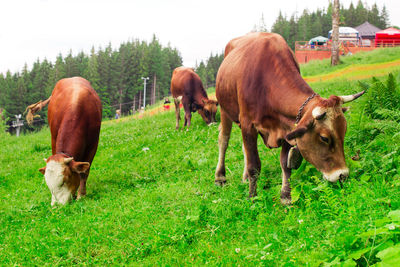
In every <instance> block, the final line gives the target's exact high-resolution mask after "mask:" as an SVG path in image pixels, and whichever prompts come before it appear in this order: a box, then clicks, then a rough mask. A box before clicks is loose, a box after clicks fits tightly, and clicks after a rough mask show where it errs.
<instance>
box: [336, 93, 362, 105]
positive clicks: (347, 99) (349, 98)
mask: <svg viewBox="0 0 400 267" xmlns="http://www.w3.org/2000/svg"><path fill="white" fill-rule="evenodd" d="M364 93H365V91H361V92H359V93H357V94H354V95H344V96H339V97H340V98H341V99H342V102H343V103H347V102H350V101H353V100H354V99H357V98H359V97H360V96H362V95H363V94H364Z"/></svg>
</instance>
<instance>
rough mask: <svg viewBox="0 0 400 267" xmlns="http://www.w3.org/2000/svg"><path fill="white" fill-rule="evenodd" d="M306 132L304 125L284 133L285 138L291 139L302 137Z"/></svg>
mask: <svg viewBox="0 0 400 267" xmlns="http://www.w3.org/2000/svg"><path fill="white" fill-rule="evenodd" d="M306 132H307V128H306V127H303V126H301V127H298V128H296V129H295V130H293V131H291V132H290V133H288V134H287V135H286V139H287V140H289V141H290V140H293V139H295V138H299V137H302V136H303V135H304V134H305V133H306Z"/></svg>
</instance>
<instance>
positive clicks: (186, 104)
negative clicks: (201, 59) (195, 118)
mask: <svg viewBox="0 0 400 267" xmlns="http://www.w3.org/2000/svg"><path fill="white" fill-rule="evenodd" d="M171 93H172V96H173V97H174V102H175V115H176V129H179V120H180V119H181V117H180V110H179V104H180V101H181V100H182V104H183V109H184V110H185V125H184V126H186V125H187V127H188V128H189V127H190V120H191V117H192V112H196V111H198V112H199V114H200V115H201V117H202V118H203V120H204V121H205V123H207V124H208V125H209V124H211V123H213V122H215V114H216V113H217V106H218V102H217V101H215V100H211V99H208V96H207V93H206V91H205V90H204V87H203V83H202V82H201V79H200V77H199V75H197V73H196V72H194V70H193V69H191V68H185V67H178V68H176V69H175V70H174V72H173V73H172V78H171Z"/></svg>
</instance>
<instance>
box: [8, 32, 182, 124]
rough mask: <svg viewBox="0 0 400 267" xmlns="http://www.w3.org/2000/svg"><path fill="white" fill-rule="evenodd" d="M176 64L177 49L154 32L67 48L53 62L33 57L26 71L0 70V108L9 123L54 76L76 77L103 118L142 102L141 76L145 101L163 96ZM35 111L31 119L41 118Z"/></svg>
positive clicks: (45, 92)
mask: <svg viewBox="0 0 400 267" xmlns="http://www.w3.org/2000/svg"><path fill="white" fill-rule="evenodd" d="M181 65H182V58H181V55H180V53H179V51H178V50H177V49H175V48H172V47H170V46H169V45H168V46H167V47H164V46H162V45H161V43H160V41H159V40H158V39H157V38H156V36H153V39H152V40H151V42H146V41H140V40H133V41H129V42H126V43H123V44H121V45H120V47H119V48H118V49H117V50H113V49H112V47H111V44H110V45H108V46H107V47H105V48H99V49H98V50H95V48H92V49H91V52H90V54H89V55H88V54H85V53H84V52H80V53H78V54H77V55H73V53H72V51H70V52H69V53H68V55H66V56H63V55H61V54H60V55H58V57H57V58H56V61H55V62H54V63H53V62H51V61H49V60H47V59H44V60H43V61H40V60H37V61H36V62H35V63H34V64H33V67H32V69H31V70H29V69H28V67H27V65H25V66H24V68H23V70H22V71H21V72H20V73H19V72H17V73H11V72H9V71H8V72H7V73H5V74H3V73H0V109H3V110H4V111H3V117H5V119H6V120H7V121H8V123H10V121H11V120H12V119H14V115H16V114H22V113H23V112H24V110H25V108H26V107H27V106H28V105H29V104H32V103H35V102H37V101H39V100H45V99H47V98H48V97H49V96H50V95H51V92H52V90H53V88H54V86H55V84H56V83H57V81H58V80H60V79H62V78H66V77H74V76H81V77H84V78H85V79H87V80H89V81H90V82H91V84H92V87H93V88H94V89H95V90H96V91H97V93H98V94H99V96H100V98H101V101H102V104H103V117H112V116H113V115H114V114H115V110H116V109H119V108H120V107H121V108H122V112H123V113H125V114H126V113H128V112H130V111H131V110H132V109H133V105H135V109H138V108H139V105H140V106H143V102H142V99H143V95H142V93H143V79H142V77H149V80H148V81H147V90H146V104H153V103H154V101H156V100H158V99H161V98H162V97H163V96H165V95H168V93H169V87H170V78H171V74H172V71H173V70H174V68H176V67H178V66H181ZM154 85H155V86H154ZM134 101H135V102H134ZM120 104H121V105H120ZM39 114H40V115H41V119H39V120H37V121H40V122H43V121H45V120H46V114H47V112H45V111H42V112H40V113H39Z"/></svg>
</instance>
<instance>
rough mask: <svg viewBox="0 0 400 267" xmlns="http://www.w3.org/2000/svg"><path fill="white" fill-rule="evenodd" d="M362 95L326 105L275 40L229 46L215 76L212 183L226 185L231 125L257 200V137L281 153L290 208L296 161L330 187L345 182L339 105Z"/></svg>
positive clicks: (255, 36)
mask: <svg viewBox="0 0 400 267" xmlns="http://www.w3.org/2000/svg"><path fill="white" fill-rule="evenodd" d="M363 93H364V92H360V93H357V94H354V95H350V96H330V97H329V98H328V99H325V98H322V97H321V96H319V95H318V94H316V93H315V92H314V91H313V90H312V89H311V88H310V86H309V85H308V84H307V83H306V82H305V81H304V80H303V78H302V77H301V75H300V69H299V65H298V64H297V62H296V59H295V57H294V54H293V52H292V51H291V49H290V48H289V47H288V45H287V43H286V42H285V40H284V39H283V38H282V37H281V36H280V35H278V34H273V33H251V34H248V35H245V36H242V37H239V38H236V39H233V40H231V41H230V42H229V43H228V44H227V46H226V49H225V55H224V60H223V62H222V64H221V66H220V68H219V71H218V74H217V84H216V96H217V99H218V103H219V104H220V106H221V124H220V132H219V136H218V145H219V160H218V165H217V168H216V172H215V183H216V184H217V185H223V184H225V183H226V177H225V153H226V149H227V147H228V142H229V137H230V134H231V129H232V122H235V123H237V124H238V125H239V127H240V128H241V132H242V137H243V153H244V158H245V163H244V165H245V167H244V172H243V180H247V179H248V180H249V196H250V197H253V196H255V195H256V187H257V178H258V175H259V173H260V170H261V162H260V158H259V155H258V150H257V137H258V135H260V136H261V137H262V139H263V141H264V144H265V145H266V146H267V147H269V148H277V147H280V146H281V147H282V151H281V155H280V163H281V169H282V189H281V202H282V203H283V204H290V203H291V189H290V183H289V179H290V175H291V169H292V168H295V167H296V166H295V165H296V160H293V159H294V158H296V155H297V157H298V158H299V159H300V162H301V158H302V157H304V158H305V159H306V160H307V161H308V162H310V163H311V164H313V165H314V166H315V167H316V168H317V169H318V170H319V171H321V172H322V174H323V177H324V178H325V179H326V180H328V181H330V182H335V181H337V180H339V179H345V178H346V177H348V175H349V169H348V168H347V166H346V162H345V156H344V150H343V143H344V137H345V133H346V128H347V124H346V119H345V117H344V114H343V113H344V112H345V111H346V108H344V107H342V104H344V103H346V102H349V101H352V100H354V99H356V98H358V97H359V96H361V95H362V94H363ZM298 162H299V161H297V163H298ZM297 165H298V164H297Z"/></svg>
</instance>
